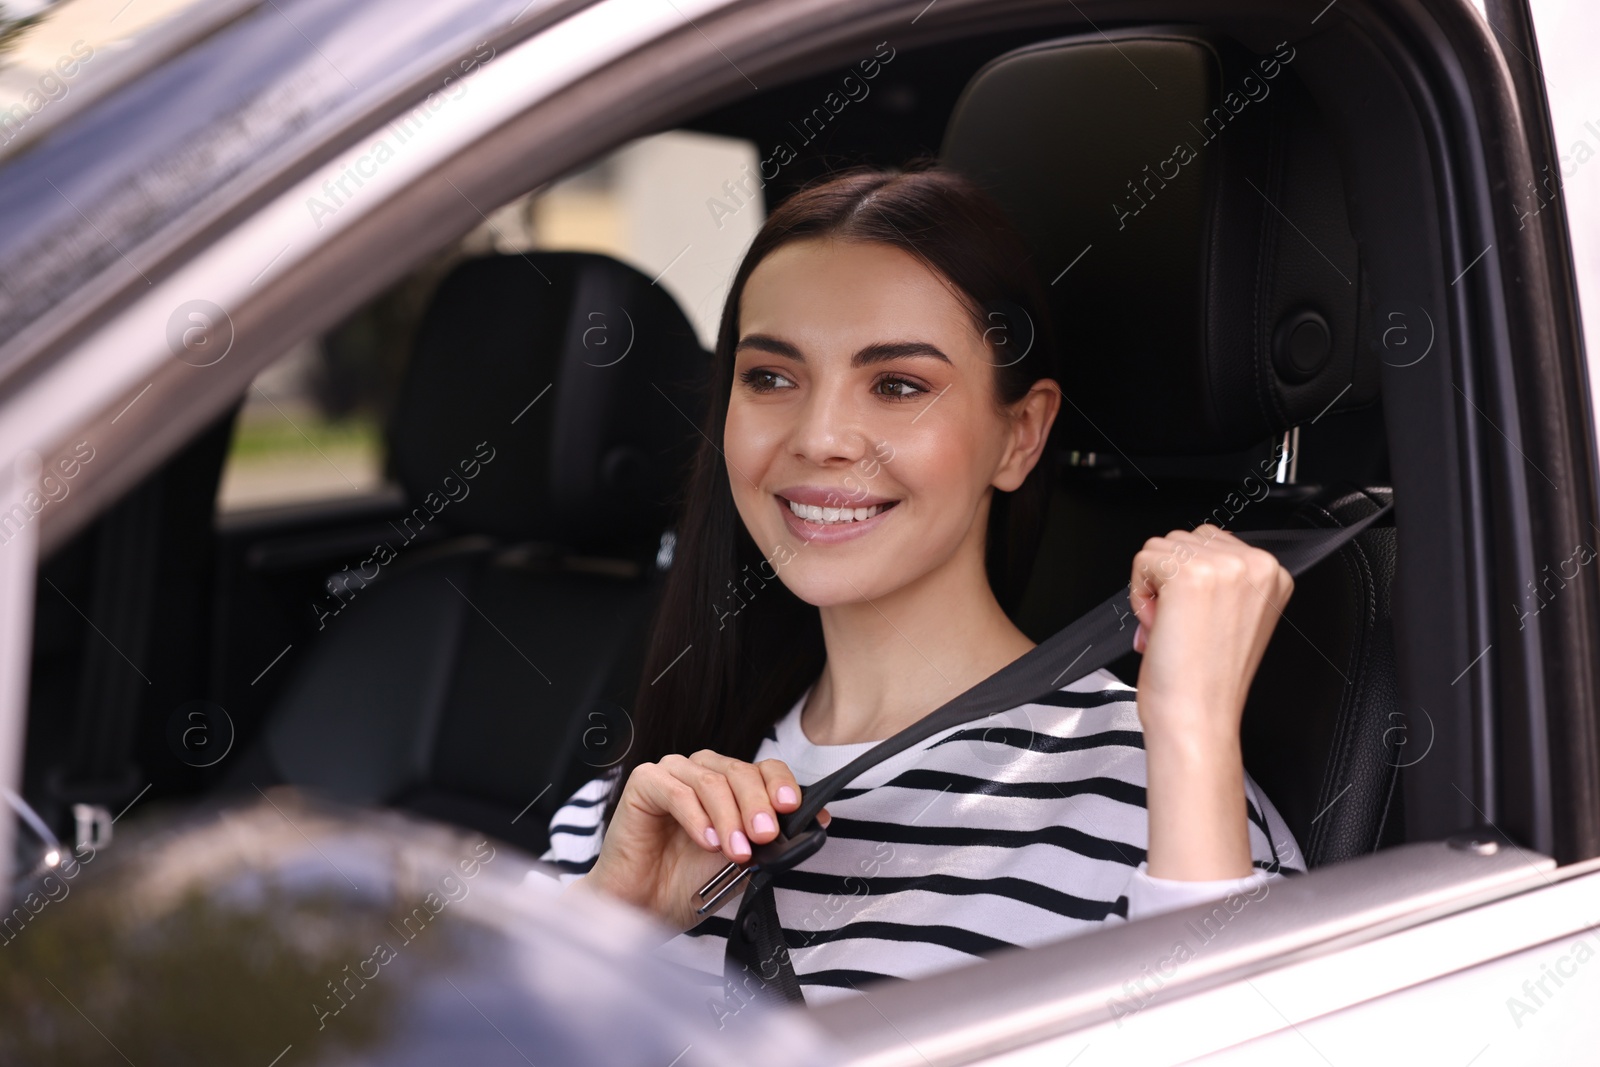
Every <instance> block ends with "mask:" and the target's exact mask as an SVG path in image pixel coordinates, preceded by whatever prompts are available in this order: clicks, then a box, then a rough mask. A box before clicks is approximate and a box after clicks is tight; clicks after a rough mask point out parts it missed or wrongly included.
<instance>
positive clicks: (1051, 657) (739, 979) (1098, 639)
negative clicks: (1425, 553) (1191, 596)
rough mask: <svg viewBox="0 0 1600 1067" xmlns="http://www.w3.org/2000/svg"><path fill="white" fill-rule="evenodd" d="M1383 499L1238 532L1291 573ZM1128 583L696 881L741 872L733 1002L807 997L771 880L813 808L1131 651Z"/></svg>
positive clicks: (809, 790)
mask: <svg viewBox="0 0 1600 1067" xmlns="http://www.w3.org/2000/svg"><path fill="white" fill-rule="evenodd" d="M1393 506H1394V504H1393V503H1392V502H1390V503H1386V504H1384V505H1383V506H1382V507H1380V508H1378V510H1377V511H1374V512H1373V513H1372V514H1370V515H1367V516H1366V517H1364V518H1362V519H1359V520H1357V521H1356V522H1354V523H1351V524H1350V525H1349V526H1345V527H1341V528H1338V529H1331V530H1330V529H1293V530H1245V531H1241V532H1239V533H1237V534H1235V535H1234V536H1235V537H1238V538H1239V539H1240V540H1241V541H1244V542H1245V543H1246V544H1250V545H1254V546H1255V547H1257V548H1264V549H1266V550H1267V551H1269V552H1271V553H1272V554H1273V555H1274V556H1276V557H1277V559H1278V562H1279V563H1280V564H1282V566H1283V568H1284V569H1285V570H1287V571H1288V572H1289V574H1290V576H1292V577H1295V578H1298V577H1299V576H1300V575H1301V574H1303V573H1305V572H1306V571H1308V570H1310V569H1311V568H1312V567H1314V566H1316V565H1317V564H1318V563H1320V562H1321V561H1322V560H1324V559H1326V558H1327V557H1328V556H1330V555H1332V554H1333V553H1334V552H1337V551H1338V550H1339V549H1340V548H1342V547H1343V546H1344V544H1345V543H1346V542H1347V541H1349V540H1351V539H1352V538H1354V537H1355V536H1356V535H1357V534H1359V533H1361V531H1362V530H1365V529H1366V528H1367V527H1368V526H1370V525H1371V524H1372V523H1373V522H1374V521H1375V520H1376V519H1378V518H1380V517H1381V516H1383V515H1384V514H1386V513H1387V512H1388V511H1389V510H1390V509H1391V508H1392V507H1393ZM1130 588H1131V586H1124V587H1123V588H1122V589H1119V590H1118V591H1117V592H1116V593H1114V594H1112V595H1111V596H1110V597H1108V598H1107V599H1106V600H1105V601H1104V602H1103V603H1101V604H1100V606H1099V607H1096V608H1093V609H1091V610H1090V611H1089V612H1088V613H1087V614H1085V615H1082V616H1080V617H1079V618H1077V619H1075V620H1074V621H1073V622H1071V623H1069V624H1067V626H1065V627H1064V628H1062V629H1061V630H1060V631H1058V632H1057V633H1055V634H1053V635H1052V636H1050V637H1048V638H1046V639H1045V640H1044V641H1043V642H1041V643H1040V644H1038V645H1036V646H1034V648H1032V649H1031V650H1029V651H1028V652H1027V653H1025V654H1024V655H1022V656H1020V657H1018V658H1017V659H1016V660H1014V661H1012V662H1011V663H1009V664H1007V665H1006V666H1005V667H1002V668H1001V669H1000V670H998V671H996V672H995V673H994V674H991V675H990V676H989V677H988V678H985V679H984V680H983V681H981V682H979V683H978V684H977V685H974V686H973V687H972V688H970V689H968V690H966V691H965V692H963V693H961V694H960V695H958V696H956V697H954V698H953V699H951V700H950V701H948V702H947V703H945V704H944V705H942V706H940V707H938V708H936V709H934V710H933V711H931V712H929V713H928V714H927V715H925V716H923V717H922V718H921V719H918V720H917V721H916V722H914V723H912V724H911V725H910V726H908V727H906V728H905V729H904V730H901V731H900V732H899V733H897V734H895V735H893V736H892V737H887V738H885V739H884V740H882V741H880V742H879V743H878V744H877V745H875V746H873V747H872V748H871V749H869V750H867V751H866V752H864V753H862V754H861V755H860V756H857V757H856V758H855V759H853V760H851V761H850V762H849V763H847V764H845V765H844V766H843V767H841V768H839V769H838V770H837V771H835V772H833V773H832V774H830V775H827V776H826V777H824V778H822V779H820V780H818V781H817V782H815V783H813V784H812V785H810V786H808V787H806V789H805V792H804V796H803V797H802V798H801V802H800V806H799V807H798V808H796V809H795V810H794V811H792V812H790V813H789V814H788V815H787V816H783V817H782V818H781V821H780V824H779V831H780V832H779V834H778V836H777V837H775V838H774V839H773V840H771V841H768V842H767V843H765V844H762V845H757V846H755V847H754V848H753V849H752V853H753V854H752V855H751V857H750V862H749V863H747V864H745V865H744V866H743V867H740V866H739V865H738V864H731V863H730V864H729V865H728V866H727V867H725V868H723V870H722V872H721V873H720V874H719V875H718V876H717V877H716V878H713V879H712V880H711V881H710V882H708V883H706V886H705V887H704V888H702V889H701V891H700V896H701V897H702V898H704V897H705V896H706V895H707V893H709V892H711V891H712V888H713V887H714V886H716V885H717V884H718V883H719V882H722V881H723V879H724V877H725V876H726V875H729V874H731V873H733V872H734V871H738V873H737V874H735V875H734V877H733V878H732V880H730V881H727V882H726V883H725V884H723V885H722V887H721V888H720V889H718V890H717V891H716V893H715V895H714V896H713V897H712V898H711V900H709V901H708V902H707V903H705V904H703V905H701V907H700V911H702V912H704V911H708V910H710V909H711V908H712V907H714V906H715V905H716V903H717V902H718V901H719V900H720V899H721V898H722V897H723V896H724V895H725V894H726V893H728V892H729V891H730V890H731V889H732V888H733V886H734V884H735V883H737V882H739V881H740V880H741V879H747V882H746V885H745V890H744V895H743V897H742V898H741V900H740V901H739V910H738V913H737V914H736V915H735V916H734V919H733V928H732V929H731V930H730V931H729V932H728V944H727V950H726V953H725V954H724V956H723V985H724V989H725V992H726V996H727V1002H728V1004H729V1005H730V1006H733V1005H736V1004H737V1005H740V1006H742V1004H743V1003H744V1002H745V1001H746V1000H747V999H750V998H751V997H752V996H753V997H755V998H756V999H759V1000H762V1001H766V1002H770V1003H780V1004H781V1003H793V1004H804V1003H805V998H804V997H803V996H802V995H801V992H800V982H799V979H798V978H797V977H796V976H795V972H794V965H793V963H792V962H791V961H790V959H789V950H788V945H787V944H786V943H785V941H784V935H783V928H782V925H781V923H780V922H779V918H778V909H777V905H776V904H775V902H774V900H773V893H772V880H773V879H774V878H775V877H777V875H778V874H779V873H780V872H782V871H784V870H787V869H789V868H790V867H793V866H794V865H796V864H797V863H799V862H800V861H802V860H804V859H805V858H806V857H807V856H810V855H811V854H812V853H813V852H815V851H817V850H818V849H819V848H821V847H822V844H823V842H824V841H826V839H827V831H826V830H824V829H823V828H822V826H821V824H819V823H818V822H817V821H816V816H817V812H819V811H821V810H822V808H823V807H825V806H826V805H827V803H828V801H830V800H832V799H833V798H834V797H835V796H836V795H837V794H838V793H839V791H840V790H842V789H843V788H845V786H847V785H849V784H850V782H852V781H854V780H855V779H856V778H857V777H858V776H859V775H860V774H861V773H862V772H863V771H865V770H867V769H868V768H871V767H875V766H877V765H878V764H879V763H882V762H883V761H884V760H886V759H888V758H889V757H890V756H893V755H895V754H896V753H898V752H903V751H904V750H906V749H907V748H909V747H911V746H912V745H914V744H916V743H917V742H918V741H921V740H923V739H925V738H928V737H931V736H932V735H934V734H936V733H939V732H940V731H941V730H946V729H949V728H950V727H952V726H960V725H962V724H963V723H968V722H972V721H973V720H975V719H983V718H987V717H988V716H990V715H998V714H1000V713H1002V712H1005V711H1009V710H1011V709H1012V708H1015V707H1018V706H1020V705H1022V704H1028V703H1032V702H1034V701H1036V700H1037V699H1039V698H1041V697H1044V696H1047V695H1049V694H1050V693H1053V692H1055V691H1056V690H1058V689H1060V688H1061V687H1062V686H1065V685H1070V684H1071V683H1073V682H1075V681H1077V680H1078V679H1080V678H1083V677H1085V676H1086V675H1089V674H1091V673H1093V672H1094V671H1096V670H1099V669H1100V668H1101V667H1104V666H1105V665H1106V664H1108V663H1111V662H1112V661H1114V660H1116V659H1118V658H1119V657H1121V656H1123V655H1126V654H1127V653H1128V652H1130V651H1132V650H1133V632H1134V628H1135V625H1136V623H1137V620H1136V619H1135V617H1134V614H1133V606H1132V603H1131V602H1130V599H1129V591H1130Z"/></svg>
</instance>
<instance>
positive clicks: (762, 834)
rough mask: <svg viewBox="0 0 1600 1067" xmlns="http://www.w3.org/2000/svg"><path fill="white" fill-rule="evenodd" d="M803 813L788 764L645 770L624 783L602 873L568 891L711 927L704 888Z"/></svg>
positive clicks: (716, 757)
mask: <svg viewBox="0 0 1600 1067" xmlns="http://www.w3.org/2000/svg"><path fill="white" fill-rule="evenodd" d="M799 806H800V786H799V784H798V783H797V782H796V781H795V780H794V775H793V774H792V773H790V771H789V767H788V765H787V764H785V763H784V762H783V761H782V760H775V759H766V760H762V761H761V762H760V763H746V762H744V761H743V760H737V759H734V758H733V757H731V756H724V755H721V754H719V753H716V752H713V751H711V750H710V749H701V750H700V751H699V752H696V753H695V754H694V755H692V756H680V755H669V756H665V757H663V758H662V759H661V760H660V761H659V762H656V763H641V764H640V765H639V766H637V767H635V768H634V769H633V772H632V773H631V774H629V775H628V780H627V782H626V783H624V785H623V788H622V796H621V797H620V798H619V799H618V801H617V808H616V812H615V813H614V814H613V816H612V818H611V821H610V823H609V824H608V825H607V827H606V833H605V838H604V839H603V840H602V842H601V846H600V855H599V856H598V857H597V858H596V859H595V862H594V866H593V867H591V868H590V869H589V873H587V874H585V875H584V876H583V877H582V878H580V879H578V880H577V881H576V882H574V883H572V885H571V886H569V887H568V888H569V890H572V889H576V888H577V887H578V886H586V887H588V888H589V889H594V890H601V891H603V892H605V893H607V894H609V895H610V896H613V897H616V898H617V899H619V900H623V901H626V902H627V903H629V904H632V905H634V906H635V907H639V908H643V909H645V910H646V911H648V912H650V913H652V914H653V915H655V916H656V917H657V918H659V919H661V920H662V921H663V922H665V923H667V924H668V925H670V926H671V927H673V928H674V929H677V930H688V929H690V928H691V927H694V926H697V925H698V924H699V923H701V922H702V921H704V916H700V915H696V914H695V909H696V908H698V907H699V906H700V905H701V904H702V903H703V902H702V901H701V900H700V899H699V897H698V896H697V894H698V892H699V889H700V887H701V886H703V885H705V884H706V883H707V882H709V881H710V880H711V877H712V876H713V875H715V874H716V873H717V872H718V871H720V870H721V869H722V868H723V867H725V866H727V864H728V861H730V860H732V861H734V862H736V863H740V864H744V863H748V862H749V860H750V855H751V846H752V844H757V845H759V844H765V843H766V842H768V841H771V840H772V839H773V838H775V837H777V836H778V818H777V817H778V815H779V814H780V813H781V814H787V813H789V812H791V811H794V810H795V809H796V808H798V807H799ZM830 818H831V816H829V814H828V810H827V809H826V808H824V809H822V811H820V812H819V813H818V815H817V821H818V822H820V823H821V824H822V825H823V826H826V825H828V822H829V820H830ZM708 897H709V894H708ZM731 899H734V898H733V897H729V898H727V899H725V900H724V901H723V903H722V904H721V905H719V906H718V909H717V910H718V911H720V910H722V909H723V908H725V907H727V906H728V900H731Z"/></svg>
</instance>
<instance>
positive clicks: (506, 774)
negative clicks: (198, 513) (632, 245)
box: [232, 252, 708, 853]
mask: <svg viewBox="0 0 1600 1067" xmlns="http://www.w3.org/2000/svg"><path fill="white" fill-rule="evenodd" d="M707 359H708V356H707V355H706V353H705V351H704V350H703V349H702V348H701V347H700V344H699V342H698V340H697V339H696V337H695V334H694V331H693V329H692V327H691V326H690V324H689V323H688V321H687V320H686V319H685V318H684V316H683V313H682V311H681V310H680V309H679V307H678V306H677V304H676V303H675V302H674V301H673V299H672V298H671V297H670V296H668V295H667V294H666V293H665V292H664V291H663V290H662V289H660V288H659V287H657V286H654V285H652V284H651V282H650V279H649V278H647V277H645V276H644V275H642V274H640V273H639V272H638V271H636V270H634V269H632V268H631V267H628V266H625V265H623V264H621V263H619V262H617V261H615V260H613V259H610V258H609V257H606V256H601V255H592V254H588V253H576V252H568V253H530V254H528V255H526V256H490V257H485V258H479V259H472V260H468V261H465V262H463V263H461V264H460V265H458V266H457V267H456V268H455V269H454V270H453V271H452V272H451V273H450V274H449V275H448V276H447V277H446V278H445V279H444V280H443V281H442V282H441V283H440V286H439V288H438V290H437V291H436V293H435V295H434V297H433V299H432V302H431V304H430V307H429V309H428V311H427V314H426V316H425V318H424V320H423V322H422V325H421V327H420V328H419V331H418V335H417V338H416V343H415V346H414V352H413V354H412V357H411V362H410V365H409V366H408V368H407V371H406V378H405V382H404V385H403V387H402V392H401V396H400V398H399V402H398V405H397V409H396V413H395V416H394V419H393V423H392V425H391V427H390V433H389V435H390V453H391V461H392V463H393V467H394V472H395V474H396V476H397V478H398V480H399V482H400V483H401V485H402V486H403V487H404V489H405V491H406V494H407V496H408V498H409V500H410V502H411V503H412V504H413V505H414V507H413V511H412V513H411V515H410V517H408V518H407V519H404V520H402V521H401V522H400V523H399V524H397V525H396V527H395V536H394V538H393V539H392V541H391V542H389V544H390V545H391V547H392V549H393V557H392V559H390V560H389V561H387V562H383V563H382V564H381V566H379V565H378V564H374V565H373V567H372V568H369V570H370V569H377V570H378V571H379V573H378V574H377V576H376V577H375V578H371V579H370V582H369V581H368V576H366V575H358V576H357V577H354V578H352V577H351V576H350V575H352V574H355V573H356V572H354V571H351V572H348V573H347V572H341V574H340V576H339V578H338V579H336V584H341V585H342V586H344V588H343V589H342V591H341V592H340V593H339V595H341V596H342V597H346V598H348V604H347V606H345V607H344V608H342V609H340V610H339V612H338V613H337V615H334V616H332V617H328V618H324V619H323V620H322V622H323V628H322V630H321V631H320V632H319V633H318V635H317V638H316V642H317V643H316V645H315V647H314V648H313V649H311V651H310V654H309V655H308V656H307V657H306V658H305V659H304V660H302V662H301V664H300V667H299V669H298V670H297V672H296V673H295V674H294V676H293V677H292V678H291V679H290V680H289V682H288V683H287V685H286V688H285V690H284V693H283V695H282V697H281V699H280V700H279V701H278V703H277V705H276V706H275V707H274V709H273V710H272V711H271V712H270V713H269V715H268V718H267V721H266V723H265V725H264V727H263V732H262V737H261V739H260V742H259V744H257V745H256V746H255V750H254V751H253V752H252V753H251V754H250V755H249V758H248V759H247V760H246V761H245V762H244V763H243V764H241V766H240V768H239V769H238V770H237V771H236V772H235V774H234V775H233V782H232V784H234V785H236V786H239V785H242V786H243V788H247V789H248V788H249V784H250V783H254V784H258V785H264V784H267V782H272V781H281V782H288V783H292V784H295V785H299V786H307V787H312V788H315V789H317V790H319V791H321V792H323V793H325V794H327V795H329V796H332V797H334V798H336V799H339V800H343V801H346V802H352V803H359V804H368V805H391V806H397V807H403V808H406V809H408V810H413V811H417V812H420V813H422V814H425V815H429V816H433V817H436V818H440V819H444V820H447V821H451V822H455V823H458V824H461V825H464V826H469V827H472V828H475V829H478V830H481V831H483V832H485V833H490V834H493V835H495V836H496V837H499V838H501V839H503V840H508V841H511V842H513V843H516V844H520V845H523V846H524V847H526V848H528V849H530V850H531V851H533V852H535V853H537V852H540V851H542V850H543V849H544V847H545V844H546V832H547V828H548V824H549V820H550V816H551V815H552V814H553V813H554V810H555V808H556V807H557V806H559V804H560V803H562V802H563V801H564V800H565V799H566V798H567V797H568V796H569V795H570V794H571V793H572V791H573V790H575V789H576V788H577V786H578V785H579V784H581V783H582V781H584V780H586V779H587V778H588V777H590V776H592V775H595V774H598V773H600V769H601V768H603V767H605V766H608V765H610V764H611V763H615V762H616V761H617V760H619V759H621V758H622V756H623V755H624V754H625V752H626V746H627V744H628V742H629V738H630V723H629V720H628V717H627V708H628V707H629V706H630V704H631V701H632V697H633V688H634V685H635V682H636V672H637V670H638V664H639V662H640V661H641V659H642V640H643V636H644V630H645V628H646V626H647V622H648V618H649V613H650V609H651V608H652V606H653V602H654V597H655V593H656V591H657V590H656V582H655V580H654V576H655V575H656V574H657V573H658V571H659V568H658V566H657V555H658V550H659V549H661V546H662V544H663V542H662V535H663V532H664V531H665V530H666V528H667V526H668V524H669V523H670V521H671V517H670V501H671V497H672V496H673V494H674V493H676V491H677V489H678V486H679V485H680V484H681V482H682V479H683V467H684V465H685V464H686V463H687V461H688V458H689V456H690V445H691V443H692V440H693V439H694V437H695V435H696V427H697V425H698V419H699V417H700V411H701V403H700V400H699V396H698V394H699V389H700V387H701V384H702V382H703V379H704V378H705V370H706V361H707ZM691 420H694V421H691ZM435 523H437V524H442V525H443V526H444V527H445V528H446V529H447V530H448V531H450V533H451V534H453V535H454V536H452V537H451V538H449V539H447V540H445V541H444V542H442V543H436V544H433V545H430V546H428V547H423V546H422V545H421V543H420V542H419V543H418V545H417V546H416V547H412V548H408V547H407V542H408V539H410V538H413V537H416V536H417V531H418V530H420V529H421V528H423V527H425V526H429V525H432V524H435ZM664 561H665V560H663V562H664Z"/></svg>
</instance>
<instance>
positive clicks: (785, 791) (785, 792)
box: [778, 785, 798, 804]
mask: <svg viewBox="0 0 1600 1067" xmlns="http://www.w3.org/2000/svg"><path fill="white" fill-rule="evenodd" d="M797 799H798V798H797V797H796V796H795V795H794V788H793V787H792V786H787V785H780V786H779V787H778V803H779V804H793V803H794V802H795V801H796V800H797Z"/></svg>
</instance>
